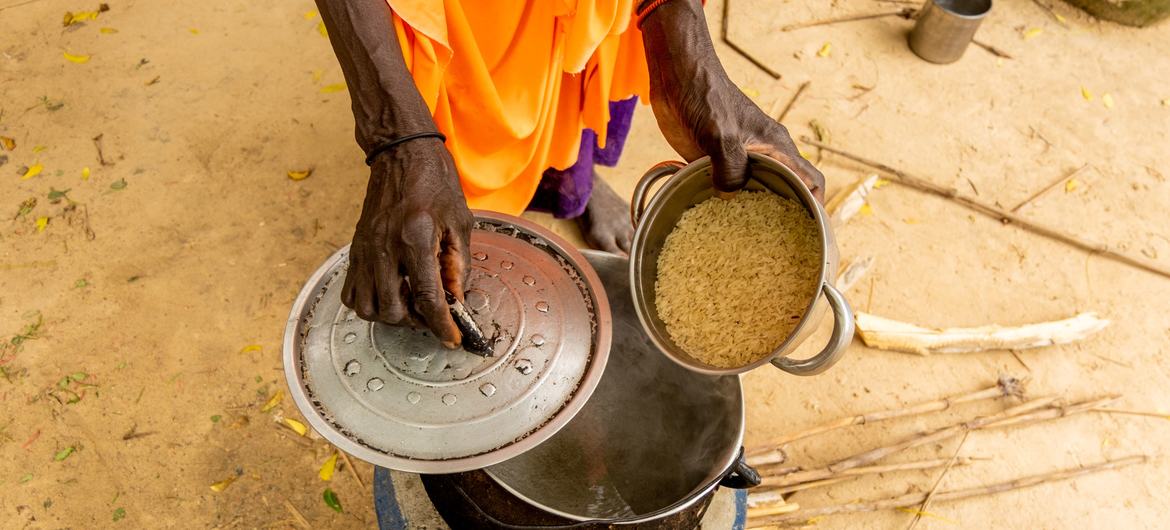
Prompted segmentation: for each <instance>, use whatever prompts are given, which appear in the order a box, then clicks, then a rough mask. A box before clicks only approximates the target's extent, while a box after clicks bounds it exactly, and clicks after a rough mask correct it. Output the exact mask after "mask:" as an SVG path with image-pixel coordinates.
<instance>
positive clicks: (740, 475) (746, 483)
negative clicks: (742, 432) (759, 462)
mask: <svg viewBox="0 0 1170 530" xmlns="http://www.w3.org/2000/svg"><path fill="white" fill-rule="evenodd" d="M760 480H761V479H760V472H759V471H756V468H754V467H752V466H749V465H748V463H747V460H746V459H744V457H743V448H742V447H741V448H740V449H739V456H738V457H736V458H735V463H734V464H732V465H731V469H729V470H727V474H726V475H723V478H722V479H720V480H719V485H720V486H722V487H724V488H731V489H737V490H743V489H748V488H754V487H756V486H759V485H760Z"/></svg>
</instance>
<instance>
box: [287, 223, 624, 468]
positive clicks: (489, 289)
mask: <svg viewBox="0 0 1170 530" xmlns="http://www.w3.org/2000/svg"><path fill="white" fill-rule="evenodd" d="M348 251H349V248H348V247H346V248H343V249H341V250H340V251H338V252H337V253H336V254H334V255H333V256H332V257H331V258H330V259H329V260H328V261H326V262H325V264H324V265H322V266H321V268H320V269H318V270H317V272H316V273H315V274H314V275H313V276H312V278H310V279H309V281H308V283H307V284H306V285H305V287H304V288H303V289H302V291H301V294H300V296H298V298H297V301H296V303H295V304H294V306H293V310H292V313H291V314H290V316H289V321H288V326H287V328H286V330H285V339H284V357H285V375H286V377H287V378H288V383H289V387H290V389H291V391H292V395H293V398H294V400H295V402H296V404H297V406H298V407H299V408H300V410H301V412H302V413H303V414H304V415H305V417H306V418H307V419H308V420H309V422H310V424H312V426H313V428H314V429H316V430H317V432H319V433H320V434H321V435H322V436H324V437H325V438H326V439H327V440H328V441H330V442H331V443H333V444H334V445H336V446H338V447H339V448H341V449H343V450H345V451H347V452H349V453H350V454H353V455H354V456H357V457H359V458H362V459H363V460H366V461H369V462H371V463H374V464H377V465H381V466H384V467H389V468H392V469H398V470H402V471H410V472H416V473H454V472H461V471H467V470H471V469H478V468H482V467H485V466H488V465H492V464H496V463H499V462H502V461H504V460H506V459H508V458H511V457H513V456H516V455H518V454H520V453H523V452H524V451H527V450H528V449H531V448H532V447H535V446H536V445H537V444H539V443H540V442H542V441H544V440H545V439H547V438H548V437H550V436H552V435H553V434H555V433H556V432H557V431H558V430H559V429H560V428H561V427H562V426H564V425H565V423H567V422H568V421H569V420H570V419H571V418H572V417H573V415H575V414H576V413H577V411H578V410H580V408H581V406H582V405H584V403H585V401H586V400H587V399H589V396H590V395H591V394H592V393H593V390H594V388H595V387H596V386H597V382H598V380H599V379H600V377H601V373H602V372H603V370H604V368H605V362H606V359H607V357H608V355H609V347H610V328H611V325H610V313H609V305H608V302H607V300H606V297H605V292H604V290H603V289H602V287H601V284H600V282H599V280H598V278H597V275H596V274H595V273H594V272H593V269H592V268H590V267H589V266H588V265H587V264H586V261H585V259H584V257H582V256H581V254H580V253H578V252H577V251H576V250H574V249H573V248H572V247H570V246H569V245H567V244H566V243H564V242H563V241H561V240H560V239H559V238H557V237H556V236H555V235H552V234H551V233H549V232H548V231H547V230H545V229H544V228H541V227H539V226H536V225H533V224H532V223H529V222H527V221H524V220H523V219H519V218H515V217H510V216H505V215H501V214H495V213H486V212H476V224H475V228H474V230H473V231H472V235H471V272H470V278H469V282H468V286H469V289H468V291H467V293H466V302H467V303H466V307H467V309H468V310H469V311H470V312H471V314H472V317H473V318H474V320H475V321H476V323H477V324H478V325H479V327H480V329H482V330H483V331H484V334H485V335H487V336H488V337H490V338H491V341H492V352H493V353H492V355H491V356H490V357H480V356H478V355H473V354H471V353H468V352H466V351H463V350H461V349H460V350H447V349H445V348H443V347H442V346H441V345H440V344H439V342H438V341H437V340H435V338H434V336H433V335H432V334H431V333H429V332H428V331H426V330H415V329H410V328H403V327H394V326H387V325H383V324H380V323H373V322H367V321H364V320H362V319H360V318H357V316H356V315H355V314H354V312H353V311H352V310H350V309H349V308H347V307H345V306H344V305H342V303H341V299H340V291H341V287H342V285H343V284H344V282H345V271H346V267H348V265H349V253H348Z"/></svg>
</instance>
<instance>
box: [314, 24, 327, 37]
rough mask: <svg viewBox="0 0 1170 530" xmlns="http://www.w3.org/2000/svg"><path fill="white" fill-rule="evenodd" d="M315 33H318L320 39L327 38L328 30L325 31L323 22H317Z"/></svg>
mask: <svg viewBox="0 0 1170 530" xmlns="http://www.w3.org/2000/svg"><path fill="white" fill-rule="evenodd" d="M317 33H320V34H321V36H322V37H328V36H329V30H327V29H325V21H324V20H322V21H320V22H317Z"/></svg>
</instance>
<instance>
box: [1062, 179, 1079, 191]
mask: <svg viewBox="0 0 1170 530" xmlns="http://www.w3.org/2000/svg"><path fill="white" fill-rule="evenodd" d="M1079 187H1081V181H1079V180H1077V179H1068V182H1065V183H1064V192H1065V193H1072V192H1074V191H1077V188H1079Z"/></svg>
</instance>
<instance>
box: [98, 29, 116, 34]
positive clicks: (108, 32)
mask: <svg viewBox="0 0 1170 530" xmlns="http://www.w3.org/2000/svg"><path fill="white" fill-rule="evenodd" d="M98 32H99V33H104V34H106V35H113V34H115V33H117V32H118V30H116V29H114V28H101V29H99V30H98Z"/></svg>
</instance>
